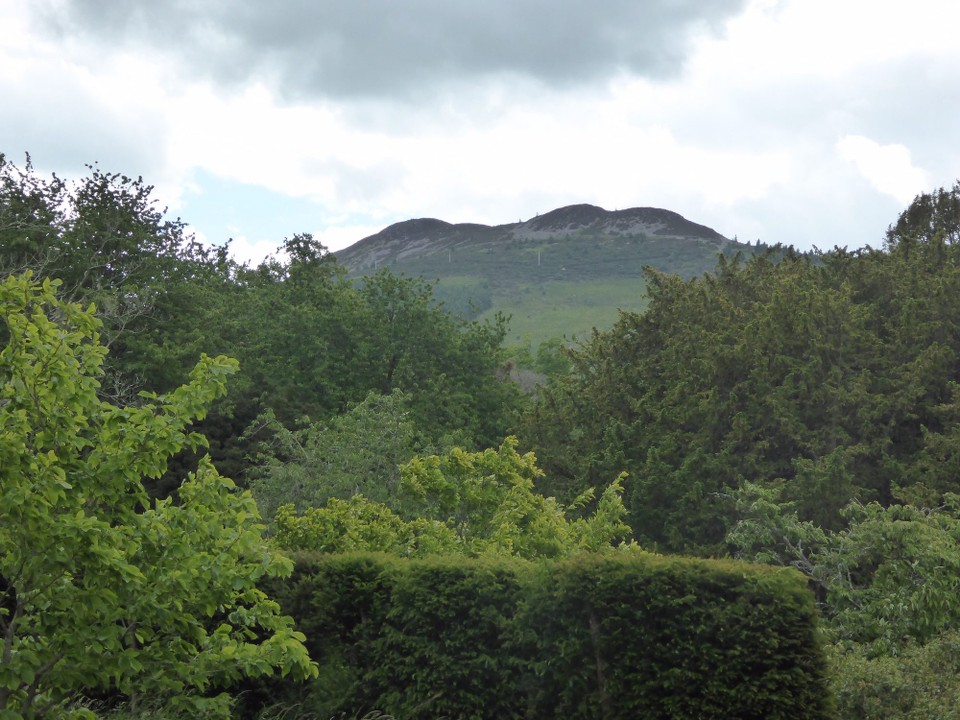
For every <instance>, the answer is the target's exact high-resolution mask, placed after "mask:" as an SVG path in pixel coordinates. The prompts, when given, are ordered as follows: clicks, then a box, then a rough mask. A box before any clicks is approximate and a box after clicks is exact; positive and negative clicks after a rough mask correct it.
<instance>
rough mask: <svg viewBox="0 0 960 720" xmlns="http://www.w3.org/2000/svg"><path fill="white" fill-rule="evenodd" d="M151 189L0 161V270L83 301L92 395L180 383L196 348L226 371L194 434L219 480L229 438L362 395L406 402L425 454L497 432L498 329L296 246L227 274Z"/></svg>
mask: <svg viewBox="0 0 960 720" xmlns="http://www.w3.org/2000/svg"><path fill="white" fill-rule="evenodd" d="M152 191H153V188H152V187H151V186H149V185H147V184H146V183H145V182H144V181H143V180H142V179H141V178H137V179H132V178H129V177H126V176H123V175H118V174H108V173H103V172H102V171H100V170H99V169H97V168H91V173H90V175H89V176H87V177H86V178H83V179H82V180H80V181H79V182H77V183H67V182H65V181H62V180H60V179H59V178H57V177H56V176H54V177H53V178H52V179H51V180H44V179H43V178H41V177H40V176H39V175H38V174H37V173H36V172H35V171H34V170H33V168H32V167H31V166H30V165H29V162H28V164H27V165H26V167H25V168H23V169H21V168H18V167H17V166H15V165H13V164H12V163H10V162H9V161H7V160H6V159H5V158H4V157H3V155H0V272H4V273H8V272H20V271H23V270H27V269H31V270H33V271H34V272H35V273H36V275H37V276H38V277H52V278H58V279H60V280H62V281H63V282H62V285H61V293H62V294H63V295H64V297H65V298H66V299H70V300H73V301H77V302H82V303H89V302H96V303H97V308H98V315H99V316H100V317H101V319H102V321H103V337H104V340H105V342H106V344H108V345H109V346H110V349H111V352H110V356H109V359H108V365H107V370H108V372H107V373H106V374H105V377H104V380H103V382H102V383H101V388H100V394H101V395H102V396H109V397H112V398H113V399H115V400H117V401H118V402H122V403H128V404H136V403H137V402H139V400H138V399H137V393H138V391H140V390H149V391H153V392H166V391H169V390H172V389H173V388H175V387H177V386H179V385H180V384H181V383H182V382H184V381H185V380H186V378H187V375H188V373H189V371H190V368H191V367H192V366H193V363H195V362H196V358H197V357H199V355H200V354H201V352H206V353H208V354H211V355H214V354H226V355H229V356H231V357H234V358H236V359H238V360H239V361H240V372H239V374H238V376H237V377H236V379H235V381H234V382H233V383H231V387H230V391H229V393H228V395H227V397H226V399H225V400H223V401H221V402H220V403H218V405H217V406H216V407H215V408H213V411H212V412H211V414H210V416H208V418H207V419H206V420H205V421H204V423H203V424H202V425H201V426H199V429H200V430H201V431H202V432H203V433H204V434H205V435H207V436H208V437H209V438H210V441H211V448H210V451H211V454H212V456H213V457H214V459H215V460H216V461H217V463H218V467H219V468H220V469H221V471H223V472H225V473H226V474H228V475H230V476H232V477H237V478H240V479H243V477H244V476H245V474H246V472H247V471H248V469H249V462H248V461H247V459H246V456H247V455H248V454H249V453H250V451H251V447H250V445H249V444H248V443H247V442H245V441H243V440H242V438H243V437H244V434H245V433H247V431H248V430H249V429H250V426H251V424H252V423H253V422H254V420H255V419H256V418H257V417H258V416H259V415H260V414H261V413H264V412H267V411H271V412H272V413H273V414H274V417H275V418H276V419H278V420H279V421H280V422H281V423H282V424H283V425H284V426H285V427H288V428H292V427H293V426H294V424H295V422H296V421H298V420H299V419H301V418H303V417H308V418H309V419H310V420H311V421H313V422H326V421H330V420H331V419H333V418H335V417H336V416H337V415H339V414H340V413H342V412H343V411H344V410H346V409H347V408H348V407H349V406H350V405H352V404H355V403H359V402H361V401H363V400H364V399H365V398H366V397H367V395H368V393H369V392H371V391H375V392H377V393H380V394H384V395H389V394H390V393H391V392H392V391H394V390H400V391H402V392H404V393H405V397H406V399H405V403H406V407H407V410H408V411H409V414H410V421H411V422H412V423H414V425H415V426H416V428H417V432H418V433H419V434H420V435H421V436H422V437H423V438H424V439H425V440H426V441H429V442H431V443H436V442H440V441H441V439H443V438H446V442H448V443H450V442H456V443H458V444H461V445H464V446H466V447H469V448H471V449H480V448H483V447H489V446H491V445H494V444H496V443H498V442H499V441H500V440H501V439H502V438H503V437H504V435H505V434H506V433H507V431H508V429H509V427H510V425H511V423H512V422H513V419H514V417H515V414H516V412H517V410H518V409H519V407H520V404H521V402H522V394H521V393H520V392H519V391H518V390H517V388H516V387H515V386H513V385H512V384H511V383H508V382H503V381H502V379H501V378H500V377H499V376H498V369H499V367H500V364H501V359H500V344H501V341H502V339H503V336H504V333H505V324H504V320H503V318H501V317H499V316H497V317H495V318H494V319H492V320H490V321H484V322H466V321H464V320H462V319H458V318H457V317H455V316H452V315H450V314H449V313H447V312H445V311H444V310H443V308H442V307H440V306H439V305H438V304H437V303H436V302H434V299H433V294H432V287H431V286H430V284H428V283H426V282H424V281H423V280H419V279H413V278H401V277H398V276H394V275H392V274H390V273H389V272H381V273H379V274H376V275H374V276H371V277H368V278H365V279H363V280H362V281H360V282H359V283H354V282H353V281H352V280H348V279H347V277H346V274H345V271H344V270H343V269H342V268H341V267H339V265H338V264H337V263H336V260H335V258H334V257H333V256H332V255H331V254H329V253H328V252H327V251H326V249H325V248H324V247H323V246H322V245H320V244H319V243H317V242H316V241H315V240H313V238H312V237H311V236H309V235H303V234H300V235H294V236H293V237H291V238H288V239H286V240H285V241H284V242H283V243H282V244H281V245H280V247H279V248H278V251H279V252H280V254H281V255H282V256H283V258H282V259H277V258H267V259H266V260H264V261H263V262H262V263H260V264H259V265H257V266H256V267H249V266H246V265H238V264H237V263H236V262H234V261H233V260H232V259H231V258H230V256H229V244H228V245H224V246H222V247H216V248H212V249H211V248H205V247H202V246H201V245H199V244H198V243H197V242H196V241H195V240H194V239H193V237H192V236H191V235H189V234H188V233H187V232H186V231H185V226H184V224H183V223H182V222H181V221H179V220H173V221H171V220H168V219H166V218H165V212H164V211H163V210H161V209H158V208H157V207H156V203H155V201H154V200H152ZM255 439H262V437H261V436H257V437H256V438H255ZM194 465H195V459H191V458H181V459H180V460H179V461H178V462H177V463H175V467H174V471H173V472H172V473H171V474H168V476H167V478H166V480H165V481H164V482H162V483H159V484H156V483H154V484H152V487H151V491H152V492H153V493H154V494H157V495H161V496H163V495H166V494H169V493H170V492H172V491H173V489H174V488H175V487H176V484H177V483H178V482H179V480H180V479H181V478H182V477H183V476H184V475H185V473H186V471H187V470H189V469H192V468H193V467H194Z"/></svg>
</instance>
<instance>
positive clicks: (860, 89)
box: [0, 0, 960, 261]
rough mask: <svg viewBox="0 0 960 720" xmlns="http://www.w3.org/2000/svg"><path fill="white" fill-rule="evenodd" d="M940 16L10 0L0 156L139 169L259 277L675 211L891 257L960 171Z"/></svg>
mask: <svg viewBox="0 0 960 720" xmlns="http://www.w3.org/2000/svg"><path fill="white" fill-rule="evenodd" d="M958 27H960V3H957V2H956V0H911V2H909V3H907V2H903V1H902V0H863V1H861V0H779V1H778V0H699V1H698V0H603V2H596V1H595V0H482V2H481V1H480V0H471V1H468V0H336V1H334V0H273V1H272V2H264V0H233V2H223V1H222V0H164V1H160V0H126V1H121V0H0V28H2V32H0V152H3V153H5V154H6V156H7V158H8V160H11V161H13V162H14V163H17V164H22V162H23V158H24V153H26V152H29V153H30V154H31V156H32V158H33V162H34V165H35V167H36V168H37V169H39V170H40V171H42V172H44V173H45V174H46V173H50V172H57V173H58V174H59V175H62V176H68V177H71V176H73V177H76V176H80V175H82V174H83V173H84V164H85V163H93V162H98V163H99V165H100V167H101V168H102V169H103V170H106V171H110V172H123V173H126V174H128V175H142V176H143V177H144V178H145V179H146V180H147V181H148V182H150V183H152V184H154V185H155V186H156V188H157V190H156V195H157V197H158V199H159V200H160V202H161V203H162V204H163V205H167V206H169V207H170V212H171V214H172V215H175V216H176V215H179V216H180V217H182V218H183V219H184V220H185V221H187V222H188V223H189V224H190V225H191V226H192V227H193V228H194V230H195V231H196V232H197V233H198V235H200V236H201V237H202V238H203V239H205V240H207V241H209V242H212V243H221V242H223V241H225V240H226V239H227V238H230V237H232V238H234V240H235V242H234V246H233V247H234V250H235V252H236V254H237V256H238V257H239V258H240V259H243V260H253V261H258V260H260V259H261V258H262V257H263V256H264V255H266V254H267V253H269V252H271V251H272V250H273V249H274V248H275V247H276V246H277V245H278V244H279V243H280V242H281V241H282V240H283V238H284V237H287V236H290V235H292V234H293V233H296V232H312V233H313V234H314V235H315V236H316V237H317V238H319V239H320V240H321V241H323V242H324V243H325V244H326V245H327V246H328V247H330V248H331V249H338V248H340V247H345V246H347V245H349V244H352V243H353V242H356V241H357V240H360V239H361V238H363V237H365V236H367V235H370V234H372V233H374V232H376V231H378V230H380V229H382V228H383V227H385V226H387V225H389V224H391V223H393V222H397V221H400V220H405V219H409V218H414V217H437V218H441V219H443V220H447V221H449V222H482V223H488V224H500V223H507V222H515V221H517V220H519V219H527V218H530V217H532V216H534V215H535V214H537V213H543V212H546V211H548V210H551V209H554V208H556V207H560V206H563V205H569V204H574V203H592V204H595V205H600V206H602V207H605V208H607V209H609V210H615V209H623V208H627V207H635V206H653V207H663V208H667V209H670V210H674V211H676V212H679V213H680V214H682V215H684V216H685V217H687V218H688V219H690V220H693V221H694V222H698V223H702V224H705V225H709V226H710V227H712V228H714V229H715V230H717V231H718V232H720V233H722V234H724V235H726V236H728V237H734V236H737V237H738V238H739V239H740V240H747V241H753V240H755V239H758V238H759V239H761V240H763V241H765V242H768V243H775V242H783V243H788V244H792V245H795V246H797V247H799V248H803V249H807V248H810V247H812V246H818V247H820V248H830V247H833V246H834V245H841V246H848V247H851V248H855V247H861V246H863V245H867V244H871V245H879V244H880V243H881V242H882V239H883V234H884V231H885V230H886V228H887V226H888V225H889V224H890V223H892V222H893V221H894V220H895V219H896V217H897V214H898V213H899V212H900V211H901V210H902V209H903V208H905V207H906V206H907V205H908V204H909V202H910V201H911V199H912V198H913V197H914V196H915V195H916V194H917V193H920V192H924V191H929V190H932V189H934V188H937V187H940V186H947V187H949V186H952V185H953V183H954V182H955V181H956V180H957V178H958V177H960V121H958V118H960V43H958V42H957V41H956V35H957V28H958Z"/></svg>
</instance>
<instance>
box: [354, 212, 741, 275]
mask: <svg viewBox="0 0 960 720" xmlns="http://www.w3.org/2000/svg"><path fill="white" fill-rule="evenodd" d="M578 239H580V240H583V241H584V243H583V245H584V250H587V251H592V250H595V249H596V248H597V247H598V241H599V244H600V245H603V244H608V243H609V241H613V240H618V239H619V240H630V241H634V242H637V241H646V242H647V243H648V244H649V245H650V246H651V249H653V248H654V247H660V248H662V247H663V246H664V244H665V243H667V244H669V245H674V246H678V245H685V244H689V243H693V244H694V245H696V246H699V248H698V250H699V251H700V252H701V253H705V254H706V255H708V256H710V257H712V258H715V256H716V254H717V253H720V252H723V251H724V249H725V248H726V247H727V246H728V245H729V244H730V243H731V242H732V241H730V240H728V239H727V238H725V237H724V236H723V235H721V234H720V233H718V232H716V231H715V230H712V229H711V228H708V227H706V226H705V225H698V224H697V223H694V222H691V221H689V220H687V219H686V218H684V217H683V216H682V215H679V214H678V213H675V212H672V211H670V210H663V209H660V208H651V207H637V208H630V209H627V210H614V211H610V210H604V209H603V208H601V207H597V206H595V205H586V204H581V205H569V206H567V207H562V208H558V209H556V210H552V211H550V212H548V213H546V214H544V215H537V216H536V217H533V218H531V219H529V220H526V221H524V222H516V223H508V224H505V225H495V226H490V225H481V224H478V223H457V224H453V223H449V222H445V221H443V220H438V219H435V218H420V219H415V220H405V221H403V222H399V223H395V224H394V225H390V226H389V227H387V228H385V229H384V230H382V231H380V232H378V233H376V234H375V235H371V236H369V237H366V238H364V239H363V240H360V241H359V242H357V243H355V244H354V245H352V246H350V247H348V248H346V249H344V250H340V251H339V252H337V253H336V255H337V259H338V261H339V262H340V263H341V264H343V265H344V266H346V267H347V268H348V269H349V270H351V271H352V272H356V273H366V272H371V271H373V270H374V269H376V268H378V267H383V266H388V265H401V266H402V265H405V264H408V263H410V262H414V264H418V263H416V262H415V261H416V260H417V259H425V258H427V257H429V256H434V255H437V254H440V255H443V254H444V253H446V254H447V255H448V257H450V256H452V253H453V251H455V250H458V249H459V250H469V251H471V252H472V253H475V252H477V251H480V250H483V249H487V250H493V249H497V248H505V247H510V246H511V245H512V246H514V247H515V246H516V242H517V241H522V242H523V244H524V245H527V246H528V249H531V248H533V247H534V246H535V245H536V244H537V242H538V241H539V242H540V243H544V242H547V243H549V242H554V241H569V240H578ZM735 244H736V243H735ZM588 245H592V246H593V247H592V248H588V247H587V246H588ZM676 249H677V248H676V247H674V248H673V250H676ZM662 269H663V270H665V271H669V268H662Z"/></svg>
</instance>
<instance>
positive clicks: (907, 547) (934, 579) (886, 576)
mask: <svg viewBox="0 0 960 720" xmlns="http://www.w3.org/2000/svg"><path fill="white" fill-rule="evenodd" d="M780 494H781V490H780V489H779V488H776V487H763V486H760V485H757V484H752V483H746V484H744V486H743V487H742V488H741V489H740V490H739V491H738V492H737V493H736V500H737V508H738V511H739V513H740V515H741V519H740V520H739V522H738V523H737V524H736V525H735V526H734V527H733V529H732V530H731V532H730V533H729V534H728V536H727V540H728V542H729V543H730V544H731V545H732V546H733V547H735V548H736V549H737V554H738V555H739V556H740V557H742V558H744V559H747V560H755V561H759V562H766V563H773V564H782V565H792V566H794V567H796V568H797V569H799V570H800V571H802V572H804V573H805V574H806V575H807V576H808V577H809V578H810V579H811V581H812V582H813V584H814V586H815V587H816V589H817V591H818V595H819V597H820V599H821V601H822V606H823V609H824V619H825V621H826V628H827V630H828V631H829V633H830V635H831V637H832V639H834V640H835V641H836V642H838V643H856V644H858V645H860V646H862V648H863V649H864V651H865V652H866V653H867V655H869V656H871V657H873V656H884V655H898V654H900V653H901V652H903V651H904V650H905V649H906V648H909V647H911V646H916V645H924V644H926V643H928V642H930V641H931V640H933V639H934V638H935V637H937V636H938V635H939V634H940V633H943V632H945V631H950V630H957V629H960V601H958V599H957V598H958V597H960V496H958V495H954V494H949V493H948V494H947V495H946V496H945V499H944V504H943V505H942V506H939V507H937V508H919V507H916V506H914V505H908V504H895V505H890V506H888V507H884V506H882V505H880V504H879V503H876V502H871V503H867V504H862V503H859V502H856V501H854V502H851V503H850V504H849V505H848V506H847V507H846V508H845V509H844V510H843V515H844V517H845V518H846V520H847V522H848V525H847V527H846V528H844V529H842V530H839V531H836V532H830V531H825V530H824V529H822V528H821V527H819V526H818V525H815V524H813V523H811V522H809V521H803V520H800V519H799V518H798V516H797V512H796V510H795V509H793V507H792V504H791V503H783V502H781V500H780Z"/></svg>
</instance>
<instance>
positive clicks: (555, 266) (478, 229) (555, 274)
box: [336, 205, 751, 345]
mask: <svg viewBox="0 0 960 720" xmlns="http://www.w3.org/2000/svg"><path fill="white" fill-rule="evenodd" d="M750 250H751V246H749V245H744V244H741V243H738V242H736V241H733V240H729V239H727V238H725V237H723V236H722V235H720V234H719V233H718V232H716V231H715V230H712V229H711V228H708V227H706V226H704V225H698V224H697V223H694V222H691V221H689V220H687V219H685V218H684V217H683V216H681V215H678V214H677V213H675V212H671V211H669V210H663V209H659V208H646V207H645V208H630V209H627V210H616V211H608V210H604V209H603V208H600V207H596V206H594V205H570V206H568V207H562V208H558V209H556V210H553V211H551V212H549V213H546V214H544V215H538V216H537V217H534V218H531V219H530V220H527V221H525V222H517V223H509V224H506V225H496V226H489V225H480V224H476V223H458V224H453V223H448V222H445V221H443V220H437V219H434V218H421V219H416V220H407V221H404V222H400V223H396V224H394V225H391V226H389V227H388V228H386V229H384V230H382V231H381V232H379V233H377V234H375V235H371V236H370V237H367V238H364V239H363V240H361V241H359V242H358V243H356V244H354V245H352V246H350V247H349V248H346V249H344V250H341V251H339V252H337V253H336V256H337V259H338V261H339V262H340V263H341V264H342V265H344V266H345V267H346V268H347V269H348V270H349V271H350V273H351V274H353V275H363V274H369V273H373V272H375V271H376V270H377V269H379V268H383V267H388V268H390V269H391V270H392V271H393V272H396V273H402V274H404V275H411V276H423V277H424V278H426V279H428V280H431V281H437V290H436V292H437V295H438V297H440V298H441V299H442V300H443V301H444V302H445V304H446V305H447V306H448V307H449V308H450V309H451V310H454V311H458V312H463V313H464V314H467V315H473V316H476V315H478V314H480V313H482V312H488V313H491V312H494V311H496V310H500V311H503V312H505V313H507V314H511V315H512V316H513V318H512V322H511V330H512V331H511V337H510V338H509V341H510V342H523V343H527V342H529V343H531V344H533V345H536V344H537V343H538V342H539V341H540V340H543V339H546V338H549V337H564V336H565V337H567V338H573V337H575V336H581V335H583V334H585V333H588V332H589V331H590V330H591V328H593V327H599V328H605V327H609V326H610V325H611V324H612V323H613V322H614V321H615V320H616V317H617V311H618V309H620V308H622V309H625V310H638V309H641V308H642V307H643V302H644V301H643V280H642V278H643V270H644V267H645V266H650V267H653V268H655V269H657V270H660V271H661V272H667V273H673V274H678V275H682V276H684V277H691V276H695V275H700V274H702V273H704V272H709V271H711V270H712V269H713V268H714V267H715V265H716V261H717V256H718V255H719V254H720V253H730V254H732V253H735V252H737V251H742V252H750Z"/></svg>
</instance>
